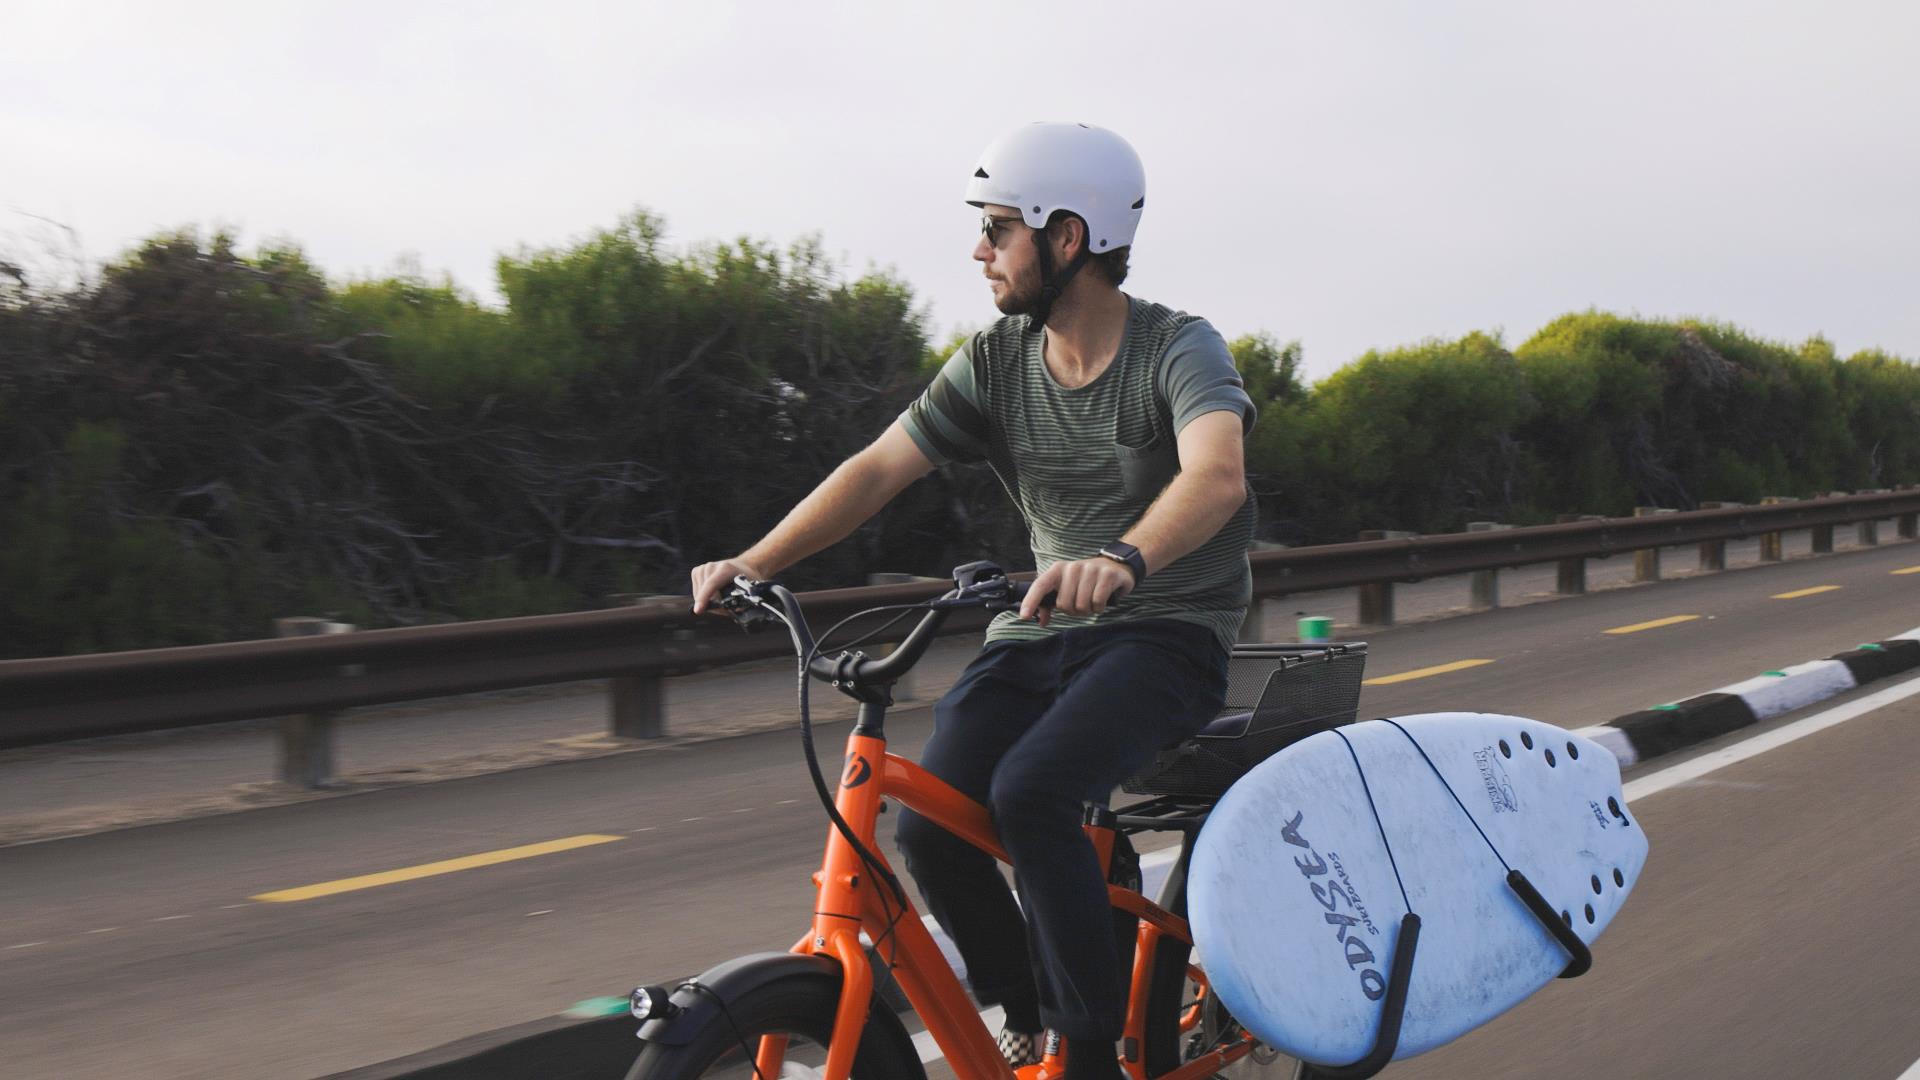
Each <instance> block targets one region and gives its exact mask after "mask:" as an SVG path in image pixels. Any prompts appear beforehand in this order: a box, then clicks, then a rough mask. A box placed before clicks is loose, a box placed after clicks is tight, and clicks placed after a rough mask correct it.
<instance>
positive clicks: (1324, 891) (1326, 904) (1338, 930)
mask: <svg viewBox="0 0 1920 1080" xmlns="http://www.w3.org/2000/svg"><path fill="white" fill-rule="evenodd" d="M1306 816H1307V815H1306V812H1305V811H1295V812H1294V815H1293V820H1292V821H1289V822H1287V824H1286V827H1285V828H1282V829H1281V830H1280V839H1282V840H1285V841H1286V842H1287V843H1289V844H1292V845H1293V846H1294V847H1301V848H1306V849H1307V858H1302V857H1301V856H1298V855H1296V856H1294V858H1293V865H1294V866H1295V867H1298V868H1299V870H1300V876H1302V877H1304V878H1306V879H1307V881H1308V882H1309V883H1310V884H1309V885H1308V888H1310V889H1312V890H1313V898H1314V899H1315V900H1318V901H1319V902H1320V906H1321V907H1323V908H1326V909H1327V911H1326V915H1325V918H1326V920H1327V925H1329V926H1332V927H1333V928H1334V932H1333V937H1334V940H1335V941H1338V942H1340V945H1341V948H1342V949H1343V950H1344V955H1345V959H1346V961H1347V967H1348V968H1349V969H1357V970H1358V971H1359V972H1360V992H1361V993H1363V994H1365V995H1367V1000H1368V1001H1379V1000H1380V999H1381V998H1382V997H1385V996H1386V993H1387V980H1386V979H1385V978H1383V977H1382V976H1381V974H1380V972H1379V971H1378V970H1376V969H1374V968H1372V967H1366V966H1363V965H1368V964H1372V963H1373V949H1372V947H1370V946H1369V945H1368V944H1367V943H1366V942H1365V941H1364V940H1362V939H1361V938H1360V937H1359V935H1357V934H1356V935H1349V934H1348V933H1347V931H1348V930H1351V929H1352V928H1354V927H1355V926H1359V925H1361V923H1362V920H1363V919H1364V920H1365V923H1366V928H1367V930H1368V931H1369V932H1371V933H1375V934H1378V933H1379V932H1380V931H1379V930H1377V929H1375V928H1374V925H1373V921H1372V920H1371V919H1367V918H1366V914H1367V912H1366V909H1365V908H1364V907H1362V906H1361V905H1360V898H1359V896H1358V895H1356V894H1354V893H1352V892H1349V891H1348V889H1349V887H1350V884H1351V883H1350V882H1346V881H1345V879H1346V877H1347V872H1346V871H1345V870H1344V869H1341V870H1340V877H1341V878H1342V879H1343V882H1342V883H1336V882H1334V881H1333V880H1332V879H1328V880H1327V881H1324V882H1322V881H1314V880H1313V879H1314V878H1317V877H1321V876H1324V875H1325V874H1326V873H1327V865H1328V864H1327V860H1326V859H1325V858H1323V857H1321V855H1320V853H1319V852H1317V851H1315V850H1313V845H1312V844H1310V843H1308V842H1307V838H1306V837H1305V836H1302V835H1301V834H1300V822H1301V821H1303V820H1305V818H1306ZM1329 854H1332V853H1329ZM1333 859H1334V862H1333V865H1334V867H1335V868H1339V865H1340V864H1339V859H1340V857H1339V856H1338V855H1333ZM1342 900H1345V901H1346V902H1347V903H1348V904H1349V905H1350V906H1351V907H1352V908H1353V909H1354V910H1355V911H1356V912H1358V915H1347V914H1344V913H1342V912H1341V911H1339V910H1338V909H1339V907H1340V901H1342Z"/></svg>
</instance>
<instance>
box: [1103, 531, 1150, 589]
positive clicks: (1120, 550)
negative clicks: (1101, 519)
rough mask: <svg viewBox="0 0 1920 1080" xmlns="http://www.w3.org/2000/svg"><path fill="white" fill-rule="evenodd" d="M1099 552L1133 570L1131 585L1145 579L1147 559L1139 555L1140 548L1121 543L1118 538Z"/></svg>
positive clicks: (1138, 585) (1136, 586) (1136, 585)
mask: <svg viewBox="0 0 1920 1080" xmlns="http://www.w3.org/2000/svg"><path fill="white" fill-rule="evenodd" d="M1100 554H1101V555H1103V556H1105V557H1106V558H1109V559H1112V560H1113V561H1114V562H1117V563H1122V564H1124V565H1125V566H1126V568H1127V569H1129V570H1131V571H1133V587H1134V588H1136V589H1137V588H1139V587H1140V583H1141V582H1143V581H1145V580H1147V560H1145V559H1143V558H1141V557H1140V549H1139V548H1137V547H1134V546H1133V545H1132V544H1123V543H1121V542H1120V541H1118V540H1115V541H1114V542H1113V543H1111V544H1108V545H1107V546H1106V547H1103V548H1101V549H1100Z"/></svg>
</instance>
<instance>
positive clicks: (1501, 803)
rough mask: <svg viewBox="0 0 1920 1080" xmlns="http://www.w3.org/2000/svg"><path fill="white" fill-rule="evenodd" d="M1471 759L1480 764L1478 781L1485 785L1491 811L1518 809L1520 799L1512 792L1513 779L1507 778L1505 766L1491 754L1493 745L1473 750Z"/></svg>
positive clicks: (1501, 811)
mask: <svg viewBox="0 0 1920 1080" xmlns="http://www.w3.org/2000/svg"><path fill="white" fill-rule="evenodd" d="M1473 760H1474V763H1475V764H1477V765H1479V766H1480V782H1481V783H1482V784H1484V785H1486V789H1487V801H1488V802H1491V803H1492V804H1493V812H1494V813H1496V814H1501V813H1505V812H1507V811H1509V810H1519V809H1520V800H1519V799H1518V798H1516V797H1515V796H1514V794H1513V781H1511V780H1509V779H1507V769H1506V766H1504V765H1502V764H1500V762H1499V760H1498V759H1496V758H1495V757H1494V756H1493V747H1491V746H1483V747H1481V748H1480V749H1478V750H1475V751H1474V752H1473Z"/></svg>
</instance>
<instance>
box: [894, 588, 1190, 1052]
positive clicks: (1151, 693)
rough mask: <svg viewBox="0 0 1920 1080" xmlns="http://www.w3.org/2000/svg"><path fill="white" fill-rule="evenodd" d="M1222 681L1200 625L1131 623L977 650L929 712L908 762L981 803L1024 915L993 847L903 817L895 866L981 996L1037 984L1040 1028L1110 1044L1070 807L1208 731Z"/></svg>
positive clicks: (1111, 1025)
mask: <svg viewBox="0 0 1920 1080" xmlns="http://www.w3.org/2000/svg"><path fill="white" fill-rule="evenodd" d="M1226 687H1227V654H1226V650H1224V649H1223V648H1221V646H1220V643H1219V641H1218V640H1217V639H1216V638H1215V637H1214V635H1213V632H1212V631H1211V630H1209V629H1207V628H1206V627H1202V626H1197V625H1193V624H1190V623H1183V622H1175V621H1172V620H1169V619H1141V620H1138V621H1131V622H1118V623H1112V624H1109V625H1105V626H1091V627H1084V628H1080V629H1074V630H1066V631H1062V632H1060V633H1058V634H1055V635H1053V636H1052V637H1050V638H1047V639H1045V640H1040V641H1013V642H996V643H994V644H991V645H988V646H987V648H986V649H985V650H984V651H982V652H981V654H980V655H979V657H978V658H976V659H975V660H974V662H973V663H972V664H970V665H968V667H967V670H966V671H965V672H964V673H963V674H962V675H961V676H960V680H959V682H957V683H955V684H954V686H953V689H952V690H950V691H948V692H947V695H946V696H945V697H943V698H941V699H940V702H939V704H938V705H935V706H934V712H933V716H934V731H933V737H932V739H930V740H929V741H928V743H927V746H926V749H925V751H924V752H922V754H921V759H920V763H921V765H923V766H924V767H925V768H927V769H928V770H929V771H931V772H932V773H933V774H934V775H936V776H938V777H940V778H941V779H942V780H945V781H946V782H947V783H949V784H951V785H953V786H954V787H955V788H958V789H959V790H960V791H961V792H963V793H965V794H967V795H969V796H971V797H973V798H975V799H978V800H979V801H980V802H982V803H983V804H985V805H986V807H987V808H988V810H989V811H991V813H992V815H993V821H994V825H995V827H996V828H997V829H998V831H999V834H1000V841H1001V843H1002V844H1003V845H1004V846H1005V847H1006V849H1007V853H1008V854H1009V855H1010V856H1012V859H1013V871H1014V880H1015V883H1016V884H1017V885H1018V886H1019V889H1020V896H1021V902H1022V903H1023V904H1024V905H1025V909H1026V918H1025V919H1023V918H1022V917H1021V908H1020V906H1019V905H1016V904H1015V903H1014V899H1013V896H1012V894H1011V893H1010V892H1009V891H1008V889H1007V884H1006V881H1005V879H1004V878H1002V877H1001V876H1000V869H999V865H998V863H997V862H996V861H995V860H994V858H993V857H992V856H990V855H987V854H986V853H984V852H982V851H980V850H979V849H978V848H975V847H973V846H971V845H969V844H967V843H966V842H965V841H962V840H960V839H958V838H957V837H955V836H953V835H952V834H951V833H948V832H947V831H946V830H944V829H942V828H940V827H939V826H937V825H935V824H933V823H932V822H930V821H928V820H926V819H925V818H923V817H921V816H919V815H918V814H915V813H913V812H911V811H905V812H903V813H901V815H900V824H899V834H898V840H899V846H900V849H901V851H902V852H903V853H904V854H905V856H906V862H907V869H908V870H909V871H910V872H911V873H912V874H913V877H914V880H915V881H916V882H918V883H919V886H920V894H921V896H923V897H924V898H925V899H926V902H927V907H928V908H929V909H930V910H931V911H932V913H933V916H934V918H935V919H937V920H939V923H940V926H941V927H942V928H943V929H945V930H946V932H947V936H949V937H950V938H952V939H953V942H954V944H955V946H957V947H958V948H959V950H960V955H961V957H962V958H963V959H964V960H965V961H966V964H967V976H968V981H969V982H970V983H971V984H972V986H973V992H974V996H975V997H976V998H978V999H979V1000H980V1001H981V1002H982V1003H983V1004H996V1003H999V1002H1003V1001H1006V1000H1008V999H1009V998H1013V999H1018V998H1020V997H1024V996H1029V995H1032V994H1033V993H1034V991H1035V989H1036V985H1035V984H1036V982H1037V990H1038V994H1039V999H1038V1000H1039V1003H1040V1017H1041V1020H1042V1021H1043V1022H1044V1023H1045V1024H1046V1025H1047V1026H1048V1027H1049V1028H1052V1029H1053V1030H1055V1031H1058V1032H1060V1033H1061V1034H1063V1035H1066V1036H1067V1037H1069V1038H1081V1039H1108V1040H1111V1039H1117V1038H1119V1037H1120V1030H1121V1027H1122V1025H1123V1022H1124V1020H1125V1015H1126V998H1127V986H1126V983H1127V973H1125V972H1123V971H1121V964H1120V960H1119V957H1118V955H1117V954H1116V952H1115V948H1114V937H1113V920H1112V919H1111V917H1110V916H1109V915H1108V912H1109V910H1110V909H1109V906H1108V904H1107V894H1106V882H1105V879H1104V878H1103V877H1102V875H1101V873H1100V863H1099V859H1098V857H1097V856H1096V855H1095V853H1094V850H1093V845H1092V844H1090V843H1088V842H1087V839H1086V834H1085V833H1084V832H1082V831H1081V814H1082V806H1083V804H1084V803H1085V802H1088V801H1097V802H1105V801H1106V800H1107V798H1108V796H1109V795H1111V793H1112V791H1113V788H1114V786H1115V785H1117V784H1118V783H1119V782H1120V781H1122V780H1124V779H1126V778H1127V777H1128V776H1130V775H1132V774H1133V773H1135V772H1137V771H1139V770H1140V769H1141V768H1143V767H1144V766H1145V765H1146V764H1147V763H1148V762H1149V761H1151V760H1152V758H1153V755H1154V754H1155V752H1157V751H1159V750H1161V749H1163V748H1165V747H1168V746H1171V745H1173V744H1174V743H1177V742H1179V741H1180V740H1182V739H1184V738H1186V737H1187V736H1189V735H1191V734H1193V733H1194V732H1196V731H1198V730H1199V729H1200V728H1201V727H1203V726H1205V725H1206V723H1207V722H1208V721H1209V720H1211V719H1213V718H1214V716H1216V715H1217V714H1218V713H1219V711H1220V708H1221V703H1222V701H1223V700H1224V698H1225V695H1226Z"/></svg>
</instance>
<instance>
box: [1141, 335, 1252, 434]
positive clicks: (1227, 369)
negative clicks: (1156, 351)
mask: <svg viewBox="0 0 1920 1080" xmlns="http://www.w3.org/2000/svg"><path fill="white" fill-rule="evenodd" d="M1160 385H1161V388H1162V389H1163V390H1164V391H1165V394H1166V399H1167V405H1168V406H1169V408H1170V410H1171V412H1172V413H1173V431H1174V434H1175V435H1178V434H1179V433H1180V429H1181V428H1184V427H1186V426H1187V424H1188V423H1189V422H1190V421H1192V420H1193V418H1194V417H1196V416H1200V415H1202V414H1204V413H1210V412H1217V411H1222V410H1231V411H1233V412H1237V413H1239V414H1240V430H1241V431H1242V432H1243V433H1244V432H1250V431H1252V430H1253V421H1254V416H1255V415H1256V410H1255V409H1254V406H1253V399H1252V398H1250V397H1248V396H1247V391H1246V385H1245V384H1244V383H1243V382H1242V381H1241V379H1240V372H1239V369H1237V368H1235V367H1234V366H1233V354H1232V353H1231V352H1229V351H1227V342H1226V339H1225V338H1223V337H1221V336H1220V331H1218V330H1215V329H1214V328H1213V324H1212V323H1209V322H1207V321H1206V320H1205V319H1198V320H1195V321H1194V322H1190V323H1188V324H1187V325H1185V326H1183V327H1181V328H1180V331H1179V332H1178V333H1176V334H1174V336H1173V341H1172V342H1170V343H1169V344H1168V345H1167V358H1166V361H1165V362H1164V363H1163V364H1162V365H1161V368H1160Z"/></svg>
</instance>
